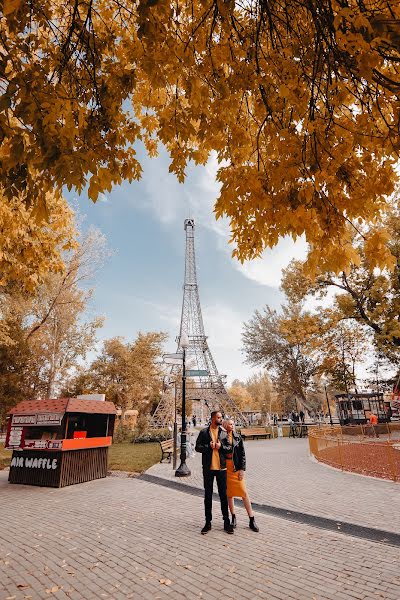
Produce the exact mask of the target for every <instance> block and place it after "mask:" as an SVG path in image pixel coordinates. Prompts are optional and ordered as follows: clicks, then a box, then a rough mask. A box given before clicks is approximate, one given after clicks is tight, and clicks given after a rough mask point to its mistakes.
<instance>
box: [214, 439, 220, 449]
mask: <svg viewBox="0 0 400 600" xmlns="http://www.w3.org/2000/svg"><path fill="white" fill-rule="evenodd" d="M215 448H216V449H217V450H219V449H220V448H221V442H220V441H219V440H218V441H217V443H216V444H215Z"/></svg>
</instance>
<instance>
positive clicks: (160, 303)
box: [68, 150, 305, 383]
mask: <svg viewBox="0 0 400 600" xmlns="http://www.w3.org/2000/svg"><path fill="white" fill-rule="evenodd" d="M140 158H141V163H142V166H143V177H142V179H141V181H140V182H135V183H132V184H128V183H125V184H124V185H123V186H121V187H118V188H115V189H114V190H113V191H112V193H111V194H107V195H106V196H104V195H103V196H101V198H100V199H99V201H98V202H97V203H96V204H95V205H94V204H93V203H92V202H91V201H90V200H89V199H88V198H87V196H86V195H85V194H82V196H80V197H79V199H78V203H79V210H80V212H81V214H82V215H83V216H84V227H85V228H88V227H89V226H95V227H97V228H98V229H100V230H101V231H102V232H103V233H104V234H105V236H106V238H107V241H108V246H109V248H110V249H111V251H112V252H113V255H112V256H111V257H110V258H109V259H108V260H107V262H106V264H105V265H104V267H103V268H102V269H101V270H100V271H99V273H98V275H97V278H96V284H95V293H94V297H93V301H92V307H91V312H94V313H95V314H101V315H104V316H105V318H106V320H105V325H104V327H103V328H102V330H101V331H100V332H99V339H100V340H102V339H105V338H109V337H113V336H123V337H125V338H126V339H127V340H132V339H133V338H134V337H135V336H136V334H137V333H138V332H139V331H149V330H157V331H160V330H161V331H166V332H167V333H168V335H169V340H168V342H167V343H166V350H170V351H175V347H176V344H175V337H176V335H177V333H178V329H179V318H180V309H181V302H182V285H183V273H184V255H185V232H184V229H183V221H184V219H185V218H187V217H188V216H191V217H193V218H194V219H195V223H196V232H195V236H196V258H197V274H198V283H199V291H200V300H201V304H202V310H203V318H204V325H205V329H206V334H207V335H208V336H209V338H208V342H209V345H210V348H211V351H212V353H213V355H214V359H215V361H216V363H217V367H218V369H219V371H220V373H223V374H226V375H228V383H229V382H232V380H233V379H235V378H236V377H238V378H240V379H246V378H247V377H248V376H249V375H250V374H251V373H252V372H253V370H252V369H251V368H250V367H249V366H248V365H245V364H244V357H243V355H242V353H241V349H240V348H241V331H242V323H243V321H246V320H248V319H249V318H250V317H251V315H252V313H253V311H254V309H256V308H261V307H262V306H263V305H264V304H269V305H270V306H272V307H276V308H278V307H279V305H280V303H281V301H282V295H281V293H280V291H279V280H280V272H281V268H282V266H285V265H286V264H288V262H289V261H290V259H291V258H292V257H293V256H294V255H295V254H296V256H297V257H302V256H304V254H305V244H304V243H303V242H301V241H300V242H298V243H297V244H296V245H294V244H293V242H291V241H290V240H284V241H283V242H281V243H280V244H279V245H278V247H277V248H275V249H274V250H272V251H267V252H266V253H265V255H264V256H263V258H262V259H260V260H258V261H255V262H252V263H248V264H245V265H244V266H242V265H240V264H239V263H238V262H237V261H235V260H233V259H232V258H231V251H232V248H231V247H230V246H229V244H228V239H229V225H228V223H227V222H226V221H216V220H215V218H214V215H213V213H212V208H213V205H214V202H215V200H216V198H217V196H218V191H219V189H218V185H217V184H216V182H215V173H216V169H217V165H216V161H215V160H213V159H210V161H209V163H208V164H207V166H206V167H195V166H193V167H190V168H189V169H188V172H187V175H188V176H187V179H186V181H185V183H184V184H179V183H178V181H177V179H176V177H175V176H174V175H171V174H169V173H168V165H169V159H168V156H167V153H166V152H165V151H164V150H161V153H160V155H159V157H158V158H156V159H148V158H147V157H145V156H144V155H142V156H141V157H140ZM73 197H74V196H73V194H68V198H69V199H72V198H73Z"/></svg>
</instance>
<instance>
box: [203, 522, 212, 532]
mask: <svg viewBox="0 0 400 600" xmlns="http://www.w3.org/2000/svg"><path fill="white" fill-rule="evenodd" d="M210 529H211V523H209V522H208V521H206V524H205V525H204V527H203V529H202V530H201V534H202V535H205V534H206V533H208V532H209V531H210Z"/></svg>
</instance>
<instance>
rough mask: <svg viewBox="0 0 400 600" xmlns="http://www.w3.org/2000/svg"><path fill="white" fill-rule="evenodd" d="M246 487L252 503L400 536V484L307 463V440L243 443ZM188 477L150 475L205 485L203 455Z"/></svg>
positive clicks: (158, 468)
mask: <svg viewBox="0 0 400 600" xmlns="http://www.w3.org/2000/svg"><path fill="white" fill-rule="evenodd" d="M246 457H247V472H246V478H247V488H248V492H249V494H250V497H251V499H252V500H253V501H254V502H257V503H258V504H269V505H273V506H277V507H281V508H286V509H289V510H290V509H291V510H296V511H300V512H304V513H307V514H312V515H317V516H321V517H328V518H331V519H337V520H340V521H347V522H349V523H354V524H357V525H364V526H368V527H375V528H379V529H384V530H387V531H392V532H396V533H400V484H399V483H394V482H391V481H382V480H380V479H373V478H371V477H363V476H361V475H354V474H351V473H342V472H341V471H337V470H335V469H332V468H330V467H327V466H325V465H321V464H318V463H317V462H315V461H313V460H311V458H310V457H309V453H308V440H307V439H288V438H279V439H275V440H256V441H248V442H246ZM188 465H189V467H190V469H191V471H192V475H191V477H186V478H183V479H177V478H176V477H175V476H174V471H173V470H172V466H171V465H170V464H168V463H163V464H158V465H154V466H153V467H151V469H149V470H148V471H147V473H148V474H151V475H155V476H157V477H162V478H165V479H169V480H174V481H178V482H179V483H180V484H182V485H191V486H196V487H199V488H201V487H202V486H203V481H202V474H201V456H200V455H199V454H197V455H196V456H195V458H192V459H190V460H188ZM399 599H400V590H399Z"/></svg>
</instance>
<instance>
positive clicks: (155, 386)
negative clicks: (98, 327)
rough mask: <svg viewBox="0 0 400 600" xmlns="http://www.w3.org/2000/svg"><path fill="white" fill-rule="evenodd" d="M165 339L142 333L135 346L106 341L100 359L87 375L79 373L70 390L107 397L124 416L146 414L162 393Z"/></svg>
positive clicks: (120, 340)
mask: <svg viewBox="0 0 400 600" xmlns="http://www.w3.org/2000/svg"><path fill="white" fill-rule="evenodd" d="M165 339H166V335H165V334H164V333H160V332H149V333H139V334H138V336H137V337H136V339H135V340H134V341H133V342H126V341H124V339H123V338H119V337H116V338H111V339H108V340H105V341H104V343H103V348H102V350H101V352H100V354H99V356H98V357H97V358H96V359H95V360H94V361H93V362H92V364H91V365H90V366H88V367H87V368H86V370H85V371H82V370H80V371H79V372H78V373H77V379H75V381H74V379H72V381H70V382H69V386H68V388H69V389H70V390H74V391H75V390H77V389H82V390H83V389H84V390H85V391H90V392H97V393H104V394H105V395H106V398H107V399H108V400H110V401H111V402H114V403H115V404H116V405H117V406H118V407H119V408H121V410H122V413H123V414H124V413H125V411H126V410H128V409H131V408H136V409H138V410H139V411H140V412H146V410H147V409H148V407H149V405H150V404H151V403H152V402H153V401H154V399H156V398H158V397H159V394H160V392H161V389H162V373H161V367H160V364H159V363H158V362H157V360H158V359H159V358H160V357H161V353H162V345H163V343H164V341H165ZM78 385H81V386H82V387H81V388H79V387H78ZM121 422H122V420H121Z"/></svg>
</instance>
